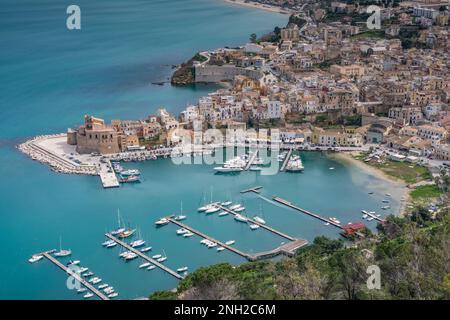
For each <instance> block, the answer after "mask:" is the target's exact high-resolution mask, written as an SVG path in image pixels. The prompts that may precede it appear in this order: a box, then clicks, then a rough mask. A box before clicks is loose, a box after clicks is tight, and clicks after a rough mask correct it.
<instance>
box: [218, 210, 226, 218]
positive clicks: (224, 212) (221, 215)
mask: <svg viewBox="0 0 450 320" xmlns="http://www.w3.org/2000/svg"><path fill="white" fill-rule="evenodd" d="M227 214H228V212H227V211H222V212H219V217H224V216H226V215H227Z"/></svg>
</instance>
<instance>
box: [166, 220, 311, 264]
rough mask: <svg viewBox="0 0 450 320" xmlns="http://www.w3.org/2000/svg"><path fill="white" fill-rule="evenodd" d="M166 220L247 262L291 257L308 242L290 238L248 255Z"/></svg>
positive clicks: (175, 221)
mask: <svg viewBox="0 0 450 320" xmlns="http://www.w3.org/2000/svg"><path fill="white" fill-rule="evenodd" d="M166 219H168V220H169V221H170V222H171V223H173V224H176V225H178V226H180V227H182V228H184V229H186V230H189V231H190V232H192V233H194V234H196V235H198V236H200V237H202V238H204V239H207V240H209V241H212V242H215V243H217V244H218V245H220V246H222V247H224V248H225V249H228V250H229V251H231V252H234V253H236V254H238V255H240V256H241V257H244V258H246V259H247V260H249V261H256V260H261V259H267V258H273V257H275V256H277V255H280V254H282V255H286V256H289V257H292V256H293V255H294V254H295V251H296V250H298V249H299V248H301V247H303V246H305V245H306V244H308V241H306V240H304V239H295V238H292V237H290V238H291V239H293V241H291V242H288V243H286V244H283V245H281V246H279V247H277V248H275V249H273V250H270V251H264V252H259V253H254V254H250V253H246V252H243V251H240V250H238V249H236V248H234V247H232V246H229V245H227V244H225V243H223V242H222V241H219V240H217V239H214V238H213V237H210V236H208V235H207V234H204V233H203V232H200V231H198V230H196V229H194V228H192V227H190V226H188V225H186V224H184V223H182V222H179V221H177V220H175V219H173V218H172V217H166Z"/></svg>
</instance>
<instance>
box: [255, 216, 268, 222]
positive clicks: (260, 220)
mask: <svg viewBox="0 0 450 320" xmlns="http://www.w3.org/2000/svg"><path fill="white" fill-rule="evenodd" d="M253 220H255V221H256V222H259V223H261V224H266V221H265V220H264V219H263V218H260V217H258V216H254V217H253Z"/></svg>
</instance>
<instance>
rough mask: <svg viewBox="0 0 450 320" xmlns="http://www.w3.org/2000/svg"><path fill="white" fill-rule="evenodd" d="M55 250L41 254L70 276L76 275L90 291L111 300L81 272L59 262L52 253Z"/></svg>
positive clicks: (101, 297)
mask: <svg viewBox="0 0 450 320" xmlns="http://www.w3.org/2000/svg"><path fill="white" fill-rule="evenodd" d="M54 251H55V250H51V251H46V252H42V253H40V254H39V255H42V256H44V257H45V258H46V259H47V260H49V261H50V262H52V263H53V264H55V265H56V266H58V267H59V268H60V269H62V270H63V271H64V272H66V273H67V274H69V275H70V276H72V277H74V278H75V279H76V280H77V281H79V282H80V283H81V284H82V285H83V286H85V287H86V288H87V289H88V290H89V291H91V292H92V293H93V294H95V295H96V296H97V297H99V298H100V299H102V300H109V298H108V297H107V296H106V295H104V294H103V293H102V292H101V291H100V290H98V289H97V288H95V287H94V286H93V285H92V284H90V283H89V282H87V281H86V280H84V279H83V278H82V277H81V276H80V274H79V273H76V272H74V271H72V270H71V269H70V268H68V267H66V266H65V265H64V264H62V263H61V262H59V261H58V260H56V258H54V257H53V256H52V255H51V254H52V253H53V252H54Z"/></svg>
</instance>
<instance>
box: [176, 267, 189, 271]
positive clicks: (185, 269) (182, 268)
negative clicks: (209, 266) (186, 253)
mask: <svg viewBox="0 0 450 320" xmlns="http://www.w3.org/2000/svg"><path fill="white" fill-rule="evenodd" d="M187 270H188V267H181V268H178V269H177V271H178V272H184V271H187Z"/></svg>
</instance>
